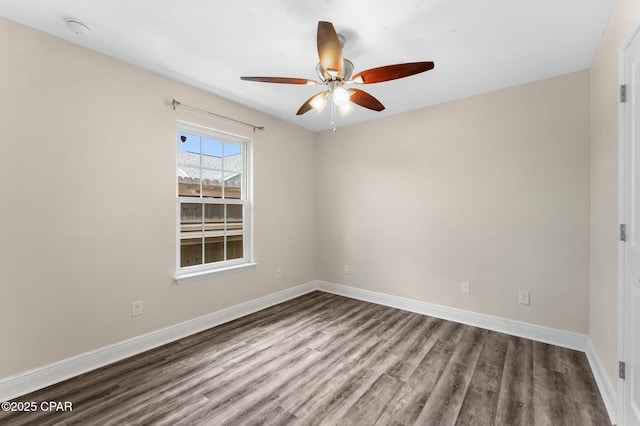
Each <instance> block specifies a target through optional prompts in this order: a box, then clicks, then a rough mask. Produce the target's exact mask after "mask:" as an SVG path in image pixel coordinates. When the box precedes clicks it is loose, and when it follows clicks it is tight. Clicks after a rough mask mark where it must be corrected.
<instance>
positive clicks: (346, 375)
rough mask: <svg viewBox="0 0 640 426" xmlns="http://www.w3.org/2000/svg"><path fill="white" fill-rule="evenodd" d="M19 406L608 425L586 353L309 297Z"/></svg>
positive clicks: (19, 419) (78, 418)
mask: <svg viewBox="0 0 640 426" xmlns="http://www.w3.org/2000/svg"><path fill="white" fill-rule="evenodd" d="M16 401H35V402H37V404H38V405H39V404H40V403H41V402H42V401H59V402H64V401H69V402H71V403H72V404H73V411H68V412H48V411H42V410H37V411H35V412H31V413H7V412H0V424H3V425H38V426H40V425H53V424H65V425H76V424H77V425H101V426H102V425H121V424H126V425H129V424H132V425H142V424H149V425H262V424H265V425H287V424H291V425H316V424H322V425H338V424H340V425H367V426H369V425H494V424H495V425H534V424H535V425H545V426H546V425H580V426H586V425H598V426H599V425H609V424H610V422H609V419H608V416H607V413H606V410H605V407H604V404H603V402H602V399H601V397H600V394H599V392H598V389H597V387H596V384H595V381H594V378H593V375H592V373H591V370H590V368H589V364H588V362H587V359H586V356H585V354H584V353H581V352H576V351H573V350H569V349H564V348H560V347H556V346H552V345H547V344H543V343H537V342H534V341H531V340H527V339H522V338H518V337H512V336H508V335H506V334H501V333H496V332H492V331H487V330H484V329H480V328H475V327H471V326H467V325H461V324H457V323H453V322H450V321H444V320H440V319H436V318H432V317H428V316H423V315H418V314H415V313H411V312H406V311H401V310H398V309H393V308H388V307H384V306H379V305H375V304H371V303H367V302H362V301H358V300H353V299H349V298H345V297H341V296H336V295H333V294H328V293H323V292H318V291H316V292H313V293H309V294H307V295H304V296H302V297H299V298H296V299H293V300H290V301H287V302H285V303H282V304H280V305H277V306H273V307H271V308H268V309H265V310H263V311H260V312H257V313H254V314H252V315H249V316H246V317H243V318H240V319H238V320H235V321H232V322H229V323H227V324H223V325H221V326H218V327H215V328H212V329H210V330H207V331H205V332H202V333H199V334H196V335H193V336H190V337H188V338H185V339H182V340H180V341H177V342H174V343H171V344H168V345H165V346H162V347H160V348H157V349H154V350H151V351H148V352H145V353H143V354H140V355H138V356H135V357H132V358H129V359H127V360H124V361H121V362H118V363H115V364H112V365H109V366H107V367H104V368H101V369H99V370H95V371H92V372H90V373H87V374H84V375H82V376H79V377H76V378H73V379H70V380H67V381H65V382H63V383H59V384H56V385H53V386H50V387H48V388H46V389H43V390H40V391H37V392H34V393H32V394H29V395H25V396H23V397H21V398H19V400H16Z"/></svg>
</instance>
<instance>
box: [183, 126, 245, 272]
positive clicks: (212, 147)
mask: <svg viewBox="0 0 640 426" xmlns="http://www.w3.org/2000/svg"><path fill="white" fill-rule="evenodd" d="M250 147H251V141H250V140H249V139H246V138H242V137H239V136H235V135H230V134H227V133H222V132H219V131H216V130H213V129H208V128H205V127H200V126H196V125H193V124H188V123H183V122H178V131H177V160H178V161H177V174H176V176H177V198H178V212H177V234H178V238H177V240H178V244H177V246H178V247H177V253H178V256H177V268H176V269H177V273H176V280H177V281H178V282H184V281H190V280H193V279H198V278H202V277H206V276H210V275H212V274H216V273H219V272H221V271H229V270H234V269H243V268H247V267H253V266H254V264H253V263H252V256H251V232H250V231H251V197H250V190H251V188H250V182H251V181H250V179H249V174H250V171H251V168H250V167H251V165H250V163H249V159H250V157H251V156H250V155H249V154H250V153H249V150H250Z"/></svg>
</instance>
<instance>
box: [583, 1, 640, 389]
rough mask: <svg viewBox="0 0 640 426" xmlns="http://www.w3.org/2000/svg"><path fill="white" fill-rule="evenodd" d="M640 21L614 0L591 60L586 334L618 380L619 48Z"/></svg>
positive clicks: (632, 4) (639, 13)
mask: <svg viewBox="0 0 640 426" xmlns="http://www.w3.org/2000/svg"><path fill="white" fill-rule="evenodd" d="M639 20H640V1H639V0H618V1H617V2H616V6H615V8H614V11H613V13H612V15H611V18H610V19H609V23H608V25H607V29H606V31H605V33H604V35H603V37H602V40H601V41H600V45H599V47H598V50H597V52H596V55H595V58H594V60H593V63H592V65H591V70H590V71H591V73H590V77H591V88H590V89H591V90H590V92H591V262H590V282H591V287H590V293H591V303H590V309H589V313H590V314H589V334H590V336H591V339H592V340H593V342H594V345H595V348H596V350H597V351H598V354H599V356H600V358H601V360H602V362H603V364H604V365H605V368H606V369H607V372H608V374H609V378H610V380H611V383H613V384H615V383H617V381H618V378H617V377H618V171H619V170H618V84H619V82H618V53H619V49H620V48H621V47H622V44H623V42H624V41H625V40H626V39H627V38H628V37H629V36H630V35H631V32H632V30H633V29H634V28H635V27H636V25H637V23H638V21H639Z"/></svg>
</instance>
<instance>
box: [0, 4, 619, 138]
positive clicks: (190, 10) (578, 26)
mask: <svg viewBox="0 0 640 426" xmlns="http://www.w3.org/2000/svg"><path fill="white" fill-rule="evenodd" d="M614 3H615V0H537V1H534V0H393V1H389V0H386V1H380V0H375V1H371V0H342V1H335V0H316V1H307V0H269V1H266V0H235V1H234V0H229V1H224V2H223V1H219V0H183V1H178V0H0V15H1V16H3V17H6V18H8V19H11V20H14V21H17V22H20V23H22V24H25V25H28V26H30V27H33V28H37V29H39V30H41V31H44V32H47V33H50V34H52V35H55V36H57V37H60V38H63V39H65V40H68V41H70V42H73V43H77V44H79V45H82V46H85V47H88V48H90V49H93V50H96V51H98V52H102V53H104V54H106V55H109V56H112V57H115V58H118V59H121V60H123V61H126V62H129V63H131V64H135V65H138V66H140V67H142V68H145V69H148V70H151V71H154V72H156V73H158V74H161V75H164V76H167V77H171V78H173V79H176V80H179V81H182V82H185V83H188V84H191V85H193V86H196V87H199V88H201V89H204V90H206V91H209V92H211V93H214V94H216V95H220V96H222V97H225V98H228V99H231V100H233V101H236V102H238V103H241V104H244V105H247V106H250V107H252V108H255V109H258V110H260V111H264V112H266V113H267V114H270V115H273V116H276V117H279V118H282V119H283V120H287V121H289V122H291V123H294V124H297V125H300V126H303V127H306V128H309V129H312V130H316V131H319V130H326V129H328V128H329V127H330V122H331V113H330V109H329V108H327V109H325V111H324V112H323V113H322V114H318V113H317V112H315V111H309V112H308V113H306V114H305V115H303V116H296V115H295V113H296V111H297V110H298V108H299V107H300V106H301V105H302V104H303V103H304V102H305V101H306V100H307V99H308V98H309V97H310V96H311V95H313V94H314V93H315V92H317V91H319V90H320V89H321V87H319V86H315V87H314V86H295V85H283V84H267V83H255V82H248V81H241V80H240V76H242V75H246V76H256V75H257V76H277V77H300V78H309V79H317V74H316V72H315V66H316V64H317V63H318V56H317V48H316V29H317V24H318V21H330V22H332V23H333V25H334V27H335V28H336V31H337V32H338V33H339V34H343V35H344V36H345V37H346V39H347V41H346V44H345V46H344V49H343V52H344V57H345V58H347V59H350V60H351V61H352V62H353V63H354V64H355V70H354V73H355V72H358V71H363V70H365V69H368V68H373V67H378V66H383V65H389V64H395V63H402V62H416V61H434V62H435V68H434V69H433V70H431V71H428V72H426V73H423V74H418V75H414V76H411V77H407V78H405V79H402V80H393V81H389V82H385V83H377V84H370V85H362V86H359V88H361V89H364V90H366V91H367V92H369V93H371V94H372V95H373V96H375V97H376V98H378V99H379V100H380V101H381V102H382V103H383V104H384V105H385V106H386V110H384V111H383V112H374V111H370V110H367V109H364V108H361V107H356V111H355V112H354V113H352V114H351V115H349V116H347V117H345V118H343V117H338V118H337V126H338V127H344V126H346V125H349V124H353V123H356V122H362V121H366V120H371V119H375V118H378V117H381V116H385V115H390V114H397V113H399V112H403V111H408V110H412V109H416V108H421V107H424V106H428V105H434V104H437V103H441V102H446V101H450V100H453V99H459V98H462V97H466V96H470V95H474V94H479V93H485V92H489V91H492V90H496V89H500V88H504V87H509V86H513V85H517V84H521V83H526V82H529V81H535V80H540V79H543V78H548V77H551V76H555V75H560V74H565V73H569V72H573V71H579V70H583V69H586V68H589V66H590V65H591V61H592V59H593V55H594V53H595V49H596V47H597V44H598V42H599V40H600V37H601V35H602V33H603V32H604V28H605V25H606V23H607V20H608V18H609V15H610V13H611V10H612V8H613V5H614ZM68 18H74V19H77V20H80V21H82V22H84V23H85V24H86V25H87V26H89V27H90V28H91V33H90V34H89V35H87V36H79V35H76V34H74V33H72V32H71V31H70V30H69V29H68V27H67V26H66V24H65V19H68ZM179 100H180V101H182V102H184V103H185V104H189V100H188V99H179ZM194 106H197V107H200V108H205V109H206V107H207V105H194ZM215 112H217V113H224V112H223V111H215ZM258 124H259V123H258Z"/></svg>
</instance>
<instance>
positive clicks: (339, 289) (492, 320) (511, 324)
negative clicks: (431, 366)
mask: <svg viewBox="0 0 640 426" xmlns="http://www.w3.org/2000/svg"><path fill="white" fill-rule="evenodd" d="M317 288H318V289H319V290H322V291H326V292H328V293H334V294H339V295H341V296H346V297H351V298H353V299H358V300H364V301H367V302H372V303H377V304H379V305H385V306H389V307H392V308H398V309H402V310H405V311H410V312H415V313H418V314H422V315H429V316H432V317H436V318H442V319H446V320H449V321H455V322H458V323H462V324H469V325H473V326H475V327H480V328H485V329H487V330H493V331H498V332H500V333H505V334H510V335H512V336H518V337H524V338H527V339H531V340H536V341H538V342H543V343H549V344H552V345H556V346H562V347H564V348H569V349H575V350H578V351H583V352H585V351H586V349H587V340H588V337H587V336H585V335H583V334H578V333H571V332H569V331H562V330H556V329H553V328H549V327H542V326H539V325H534V324H528V323H525V322H520V321H512V320H508V319H505V318H500V317H494V316H491V315H485V314H479V313H477V312H471V311H465V310H462V309H456V308H449V307H447V306H441V305H435V304H433V303H427V302H421V301H419V300H414V299H407V298H405V297H399V296H392V295H389V294H385V293H378V292H375V291H370V290H363V289H361V288H355V287H348V286H344V285H340V284H333V283H328V282H324V281H319V282H318V287H317Z"/></svg>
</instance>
